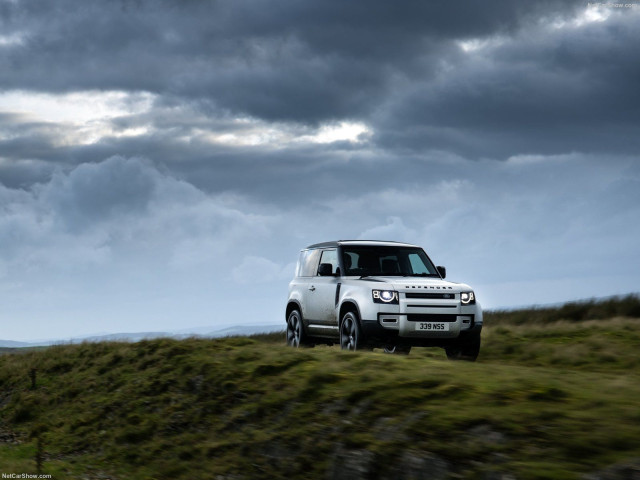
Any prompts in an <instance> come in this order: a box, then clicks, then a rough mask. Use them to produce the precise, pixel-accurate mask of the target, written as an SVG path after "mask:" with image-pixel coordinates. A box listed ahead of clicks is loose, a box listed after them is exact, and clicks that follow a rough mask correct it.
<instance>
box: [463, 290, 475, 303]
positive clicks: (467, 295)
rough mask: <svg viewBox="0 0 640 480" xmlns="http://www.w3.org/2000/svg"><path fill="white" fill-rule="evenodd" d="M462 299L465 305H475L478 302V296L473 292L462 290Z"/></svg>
mask: <svg viewBox="0 0 640 480" xmlns="http://www.w3.org/2000/svg"><path fill="white" fill-rule="evenodd" d="M460 301H461V302H462V304H463V305H473V304H475V303H476V296H475V295H474V293H473V292H460Z"/></svg>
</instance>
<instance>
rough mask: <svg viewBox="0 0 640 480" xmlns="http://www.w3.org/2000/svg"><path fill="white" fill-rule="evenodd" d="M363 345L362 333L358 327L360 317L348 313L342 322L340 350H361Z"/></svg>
mask: <svg viewBox="0 0 640 480" xmlns="http://www.w3.org/2000/svg"><path fill="white" fill-rule="evenodd" d="M362 345H363V338H362V332H361V331H360V325H358V317H356V314H355V313H353V312H347V313H345V314H344V316H343V317H342V320H341V322H340V348H341V349H342V350H353V351H355V350H360V349H361V348H362Z"/></svg>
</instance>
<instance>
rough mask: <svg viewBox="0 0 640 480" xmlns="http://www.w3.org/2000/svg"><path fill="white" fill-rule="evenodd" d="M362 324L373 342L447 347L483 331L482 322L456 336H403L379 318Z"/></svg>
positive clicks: (465, 340) (467, 339) (475, 336)
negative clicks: (385, 325) (385, 326)
mask: <svg viewBox="0 0 640 480" xmlns="http://www.w3.org/2000/svg"><path fill="white" fill-rule="evenodd" d="M361 326H362V331H363V333H364V335H365V338H367V339H368V341H370V342H372V343H392V344H394V345H409V346H413V347H445V346H447V345H452V344H459V343H461V342H462V343H464V342H467V341H472V340H473V339H476V338H478V337H479V336H480V334H481V332H482V324H481V323H476V324H473V325H472V326H471V327H470V328H468V329H466V330H460V331H459V332H458V335H457V336H455V337H444V336H440V337H436V336H431V337H424V336H422V337H418V336H404V337H403V336H400V335H399V333H400V332H399V330H391V329H388V328H384V327H382V326H381V325H380V323H378V321H377V320H362V321H361Z"/></svg>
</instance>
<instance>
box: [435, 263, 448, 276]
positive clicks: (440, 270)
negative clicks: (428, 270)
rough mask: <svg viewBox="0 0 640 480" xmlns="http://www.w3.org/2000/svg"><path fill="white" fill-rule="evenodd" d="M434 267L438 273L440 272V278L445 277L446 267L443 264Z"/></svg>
mask: <svg viewBox="0 0 640 480" xmlns="http://www.w3.org/2000/svg"><path fill="white" fill-rule="evenodd" d="M436 269H437V270H438V273H439V274H440V276H441V277H442V278H447V269H446V268H444V267H443V266H439V267H436Z"/></svg>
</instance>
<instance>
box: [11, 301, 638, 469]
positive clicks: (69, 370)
mask: <svg viewBox="0 0 640 480" xmlns="http://www.w3.org/2000/svg"><path fill="white" fill-rule="evenodd" d="M612 302H613V303H616V302H617V303H618V304H619V305H618V306H620V305H622V304H625V305H626V304H628V303H633V302H635V303H636V304H638V303H640V301H638V299H637V297H628V298H626V299H617V300H612ZM587 303H588V302H587ZM582 305H584V304H582ZM596 305H598V302H592V305H591V307H594V306H596ZM562 308H565V307H562ZM562 308H560V309H547V310H548V312H547V313H548V315H544V314H541V312H540V311H539V310H537V309H535V310H531V311H530V313H528V314H527V315H529V317H530V318H531V321H529V322H528V321H527V320H526V317H523V315H524V314H521V312H495V313H493V314H488V315H487V318H486V326H485V330H484V331H483V347H482V350H481V354H480V357H479V359H478V362H477V363H465V362H450V361H447V360H446V358H445V356H444V354H443V352H442V351H441V350H439V349H414V351H413V352H412V353H411V355H409V356H408V357H403V356H393V355H385V354H383V353H381V352H377V351H374V352H362V353H347V352H342V351H340V350H339V349H338V348H336V347H332V348H331V347H316V348H314V349H301V350H293V349H289V348H286V347H285V346H283V343H284V339H283V335H282V336H280V335H264V336H257V337H251V338H240V337H237V338H226V339H217V340H196V339H189V340H180V341H178V340H168V339H164V340H163V339H160V340H149V341H142V342H139V343H98V344H80V345H63V346H54V347H50V348H46V349H43V350H38V351H27V352H22V353H21V354H20V355H17V354H11V353H9V354H4V355H0V473H18V474H19V473H31V474H33V473H35V472H36V470H37V467H36V457H38V456H40V458H41V464H42V467H41V470H42V472H43V473H47V474H51V475H52V478H54V479H66V478H88V479H106V478H112V479H194V478H198V479H200V478H215V479H229V480H231V479H245V478H246V479H253V478H264V479H267V478H269V479H271V478H276V479H277V478H283V479H284V478H287V479H295V478H321V479H325V478H336V479H339V478H352V479H353V478H367V479H383V478H390V479H409V478H416V479H417V478H487V479H500V478H504V479H506V478H517V479H534V478H535V479H538V478H562V479H564V478H581V476H583V475H585V474H591V473H593V472H601V473H600V474H599V475H600V477H597V478H611V479H614V478H632V477H631V476H629V477H616V476H615V475H618V474H621V473H620V472H624V471H625V468H626V469H627V471H629V472H631V471H632V470H633V469H634V468H639V467H638V465H639V463H638V461H637V460H635V461H634V460H633V459H634V458H635V459H637V458H639V457H640V429H639V428H638V425H640V408H638V406H639V405H640V404H639V401H638V399H639V398H640V381H639V380H640V348H639V346H640V319H638V318H637V317H640V315H637V314H635V313H634V310H631V313H629V311H628V310H624V311H625V312H627V314H626V315H625V316H622V315H611V313H610V311H609V310H607V309H604V310H603V311H607V312H609V313H605V314H602V315H601V317H602V318H599V317H598V316H597V315H594V314H587V315H581V316H579V317H566V318H565V317H563V316H562V315H560V316H558V311H560V310H562ZM598 308H599V307H598ZM620 308H621V309H622V307H620ZM625 308H626V307H625ZM541 310H544V309H541ZM587 310H588V309H587ZM596 310H597V309H596ZM591 311H592V312H593V311H594V310H593V308H592V309H591ZM618 313H619V312H618ZM510 315H511V316H510ZM523 318H524V320H523ZM34 369H35V370H34ZM34 371H35V376H36V378H35V388H33V385H32V380H33V378H32V375H33V372H34ZM38 438H39V439H40V445H41V447H40V454H38V448H37V444H38V440H37V439H38ZM629 462H631V463H629ZM634 462H635V463H634ZM626 463H628V465H627V466H625V465H626ZM612 465H614V467H611V466H612ZM616 465H617V466H616ZM607 468H608V469H607ZM425 472H430V474H429V475H428V476H425ZM621 475H622V474H621Z"/></svg>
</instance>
